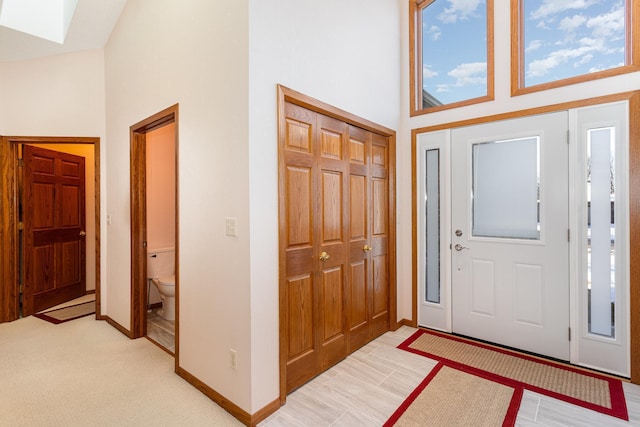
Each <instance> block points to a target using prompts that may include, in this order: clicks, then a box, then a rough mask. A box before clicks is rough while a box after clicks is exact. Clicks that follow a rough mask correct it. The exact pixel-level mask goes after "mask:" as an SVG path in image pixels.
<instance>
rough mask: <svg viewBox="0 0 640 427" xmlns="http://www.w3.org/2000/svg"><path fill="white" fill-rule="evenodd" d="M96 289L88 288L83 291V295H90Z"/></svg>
mask: <svg viewBox="0 0 640 427" xmlns="http://www.w3.org/2000/svg"><path fill="white" fill-rule="evenodd" d="M95 293H96V290H95V289H89V290H88V291H85V295H91V294H95Z"/></svg>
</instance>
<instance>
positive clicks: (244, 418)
mask: <svg viewBox="0 0 640 427" xmlns="http://www.w3.org/2000/svg"><path fill="white" fill-rule="evenodd" d="M176 374H178V375H179V376H180V377H182V378H183V379H184V380H185V381H186V382H188V383H189V384H191V385H192V386H194V387H195V388H197V389H198V390H200V392H201V393H203V394H204V395H205V396H207V397H208V398H209V399H211V400H213V401H214V402H216V403H217V404H218V405H219V406H220V407H221V408H222V409H224V410H225V411H227V412H228V413H230V414H231V415H233V416H234V417H236V418H237V419H238V421H240V422H241V423H242V424H244V425H246V426H253V425H254V424H252V418H253V417H252V416H251V415H249V413H247V412H245V411H244V410H242V409H241V408H240V407H239V406H237V405H236V404H235V403H233V402H232V401H230V400H229V399H227V398H226V397H224V396H223V395H221V394H220V393H218V392H217V391H215V390H214V389H212V388H211V387H209V386H208V385H206V384H205V383H203V382H202V381H200V380H199V379H198V378H196V377H194V376H193V375H192V374H190V373H189V372H187V371H186V370H185V369H183V368H180V367H178V368H177V369H176Z"/></svg>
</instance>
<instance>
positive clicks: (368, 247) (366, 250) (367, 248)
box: [362, 245, 373, 252]
mask: <svg viewBox="0 0 640 427" xmlns="http://www.w3.org/2000/svg"><path fill="white" fill-rule="evenodd" d="M362 250H363V251H365V252H371V251H372V250H373V248H372V247H371V246H369V245H364V246H363V247H362Z"/></svg>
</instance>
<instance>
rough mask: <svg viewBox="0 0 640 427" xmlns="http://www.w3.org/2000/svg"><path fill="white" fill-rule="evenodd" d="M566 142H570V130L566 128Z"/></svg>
mask: <svg viewBox="0 0 640 427" xmlns="http://www.w3.org/2000/svg"><path fill="white" fill-rule="evenodd" d="M567 144H571V131H570V130H569V129H567Z"/></svg>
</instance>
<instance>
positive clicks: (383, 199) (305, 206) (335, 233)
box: [279, 102, 395, 394]
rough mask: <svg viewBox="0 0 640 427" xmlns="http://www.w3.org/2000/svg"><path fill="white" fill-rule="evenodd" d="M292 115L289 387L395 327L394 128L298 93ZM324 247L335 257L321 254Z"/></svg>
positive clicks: (285, 360)
mask: <svg viewBox="0 0 640 427" xmlns="http://www.w3.org/2000/svg"><path fill="white" fill-rule="evenodd" d="M283 116H284V117H283V118H282V121H281V137H280V160H279V162H280V195H281V200H280V230H281V239H282V240H284V241H281V245H280V247H281V253H280V257H281V266H282V269H283V272H282V273H281V285H280V298H281V340H282V341H284V342H281V349H282V350H283V352H284V355H282V354H281V370H284V371H285V375H284V376H283V381H284V382H285V383H286V384H285V385H284V390H285V394H286V393H288V392H290V391H291V390H293V389H295V388H297V387H298V386H300V385H302V384H304V383H305V382H307V381H308V380H310V379H311V378H313V377H314V376H316V375H317V374H319V373H320V372H322V371H324V370H326V369H327V368H329V367H331V366H332V365H334V364H336V363H338V362H339V361H341V360H343V359H344V358H345V357H346V355H347V354H349V353H350V352H352V351H355V350H356V349H357V348H360V347H361V346H363V345H364V344H366V343H367V342H369V341H371V340H372V339H374V338H376V337H377V336H379V335H380V334H382V333H384V332H386V331H387V330H389V328H390V325H391V319H390V317H391V312H390V310H389V308H390V306H391V303H390V297H391V291H390V288H389V287H390V285H391V280H390V271H391V270H392V269H391V268H390V263H391V262H392V261H391V257H389V251H388V240H389V231H390V224H389V221H390V215H389V209H390V208H389V205H390V203H391V200H392V199H391V198H390V197H389V189H390V185H391V183H390V180H389V170H388V169H389V166H390V165H389V159H390V156H389V141H388V140H389V137H385V136H381V135H377V134H375V133H373V132H370V131H368V130H364V129H361V128H358V127H356V126H353V125H350V124H348V123H347V122H345V121H344V120H340V119H337V118H332V117H329V116H327V115H324V114H320V113H318V112H314V111H311V110H309V109H307V108H305V107H304V106H299V105H296V104H293V103H289V102H287V103H285V104H284V107H283ZM369 248H372V249H369ZM323 254H326V255H328V258H325V259H324V260H321V259H320V257H321V255H323ZM394 291H395V283H394Z"/></svg>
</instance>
